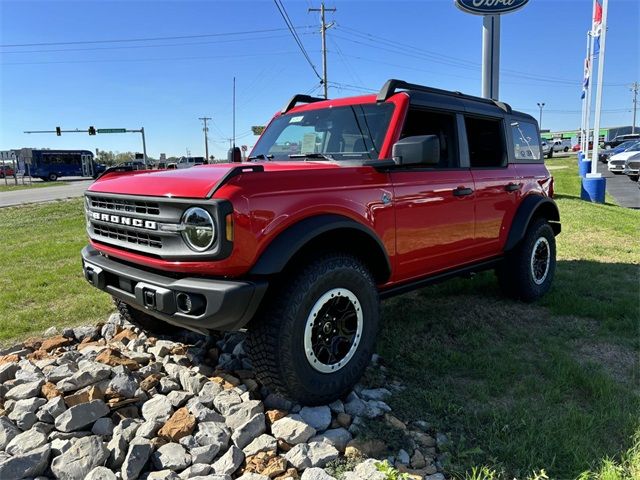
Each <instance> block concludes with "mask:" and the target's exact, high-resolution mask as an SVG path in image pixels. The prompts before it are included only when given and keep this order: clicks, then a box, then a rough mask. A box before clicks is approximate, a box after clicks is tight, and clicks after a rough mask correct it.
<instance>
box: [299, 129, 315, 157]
mask: <svg viewBox="0 0 640 480" xmlns="http://www.w3.org/2000/svg"><path fill="white" fill-rule="evenodd" d="M315 151H316V134H315V133H305V134H304V137H302V150H301V152H302V153H315Z"/></svg>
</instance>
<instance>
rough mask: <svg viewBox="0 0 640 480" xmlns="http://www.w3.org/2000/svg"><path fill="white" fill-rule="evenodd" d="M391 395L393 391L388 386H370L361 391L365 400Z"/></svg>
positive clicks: (381, 398)
mask: <svg viewBox="0 0 640 480" xmlns="http://www.w3.org/2000/svg"><path fill="white" fill-rule="evenodd" d="M390 396H391V392H390V391H389V390H387V389H386V388H370V389H364V390H361V391H360V397H361V398H362V399H363V400H385V399H386V398H388V397H390Z"/></svg>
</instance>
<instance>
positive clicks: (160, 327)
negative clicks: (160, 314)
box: [113, 297, 179, 335]
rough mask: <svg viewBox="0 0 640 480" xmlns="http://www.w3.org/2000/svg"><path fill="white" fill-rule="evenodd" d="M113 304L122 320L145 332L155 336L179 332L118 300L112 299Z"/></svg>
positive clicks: (173, 326)
mask: <svg viewBox="0 0 640 480" xmlns="http://www.w3.org/2000/svg"><path fill="white" fill-rule="evenodd" d="M113 303H115V305H116V308H117V309H118V312H119V313H120V316H121V317H122V318H124V319H125V320H126V321H128V322H131V323H133V324H134V325H135V326H137V327H140V328H141V329H143V330H145V331H146V332H149V333H153V334H156V335H171V334H173V333H176V332H177V331H178V330H179V328H178V327H176V326H175V325H171V324H169V323H167V322H163V321H162V320H159V319H157V318H156V317H152V316H151V315H149V314H147V313H144V312H141V311H140V310H137V309H135V308H133V307H131V306H129V305H127V304H126V303H124V302H123V301H122V300H120V299H118V298H115V297H113Z"/></svg>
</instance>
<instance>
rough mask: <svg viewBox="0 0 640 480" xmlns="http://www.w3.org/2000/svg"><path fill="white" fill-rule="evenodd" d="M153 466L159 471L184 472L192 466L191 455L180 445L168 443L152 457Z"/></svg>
mask: <svg viewBox="0 0 640 480" xmlns="http://www.w3.org/2000/svg"><path fill="white" fill-rule="evenodd" d="M152 460H153V464H154V465H155V467H156V468H158V469H169V470H174V471H175V470H184V469H185V468H187V467H188V466H189V465H190V464H191V455H189V454H188V453H187V452H186V450H185V449H184V447H183V446H182V445H180V444H179V443H173V442H172V443H167V444H166V445H163V446H161V447H160V448H159V449H158V450H157V451H156V452H155V453H154V454H153V456H152Z"/></svg>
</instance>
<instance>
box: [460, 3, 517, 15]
mask: <svg viewBox="0 0 640 480" xmlns="http://www.w3.org/2000/svg"><path fill="white" fill-rule="evenodd" d="M454 3H455V4H456V7H458V8H459V9H460V10H462V11H464V12H467V13H473V14H474V15H501V14H503V13H509V12H513V11H515V10H519V9H520V8H522V7H524V6H525V5H526V4H527V3H529V0H454Z"/></svg>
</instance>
